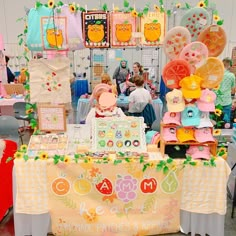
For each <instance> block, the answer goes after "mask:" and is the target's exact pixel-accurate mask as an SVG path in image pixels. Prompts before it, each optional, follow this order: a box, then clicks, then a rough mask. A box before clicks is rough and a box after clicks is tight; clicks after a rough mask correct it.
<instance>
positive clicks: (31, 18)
mask: <svg viewBox="0 0 236 236" xmlns="http://www.w3.org/2000/svg"><path fill="white" fill-rule="evenodd" d="M73 9H74V8H73ZM27 19H28V22H27V24H28V32H27V46H28V48H29V49H30V50H31V51H43V50H78V49H81V48H84V44H83V39H82V22H81V12H80V11H78V10H74V11H72V10H71V7H70V6H68V5H66V4H65V5H63V6H61V7H56V8H54V9H53V8H49V7H47V6H44V5H42V6H41V7H38V8H31V9H30V11H29V14H28V17H27Z"/></svg>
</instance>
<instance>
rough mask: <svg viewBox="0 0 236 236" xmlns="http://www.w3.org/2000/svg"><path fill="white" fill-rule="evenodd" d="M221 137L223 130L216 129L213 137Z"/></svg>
mask: <svg viewBox="0 0 236 236" xmlns="http://www.w3.org/2000/svg"><path fill="white" fill-rule="evenodd" d="M219 135H221V129H214V130H213V136H219Z"/></svg>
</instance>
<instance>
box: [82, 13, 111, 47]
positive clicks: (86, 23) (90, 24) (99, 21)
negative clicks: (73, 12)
mask: <svg viewBox="0 0 236 236" xmlns="http://www.w3.org/2000/svg"><path fill="white" fill-rule="evenodd" d="M109 35H110V30H109V14H108V13H106V12H102V11H96V12H84V13H83V38H84V41H85V42H84V43H85V47H87V48H108V47H109V46H110V40H109Z"/></svg>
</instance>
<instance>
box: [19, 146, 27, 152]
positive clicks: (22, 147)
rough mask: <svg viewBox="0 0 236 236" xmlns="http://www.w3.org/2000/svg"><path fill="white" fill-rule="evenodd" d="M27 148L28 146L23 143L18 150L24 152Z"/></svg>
mask: <svg viewBox="0 0 236 236" xmlns="http://www.w3.org/2000/svg"><path fill="white" fill-rule="evenodd" d="M27 148H28V146H27V145H26V144H23V145H21V146H20V151H21V152H23V153H26V152H27Z"/></svg>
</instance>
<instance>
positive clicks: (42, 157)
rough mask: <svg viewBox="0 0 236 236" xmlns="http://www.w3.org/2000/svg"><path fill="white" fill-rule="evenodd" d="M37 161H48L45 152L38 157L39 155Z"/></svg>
mask: <svg viewBox="0 0 236 236" xmlns="http://www.w3.org/2000/svg"><path fill="white" fill-rule="evenodd" d="M39 159H40V160H47V159H48V154H47V153H46V152H42V153H41V154H40V155H39Z"/></svg>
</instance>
